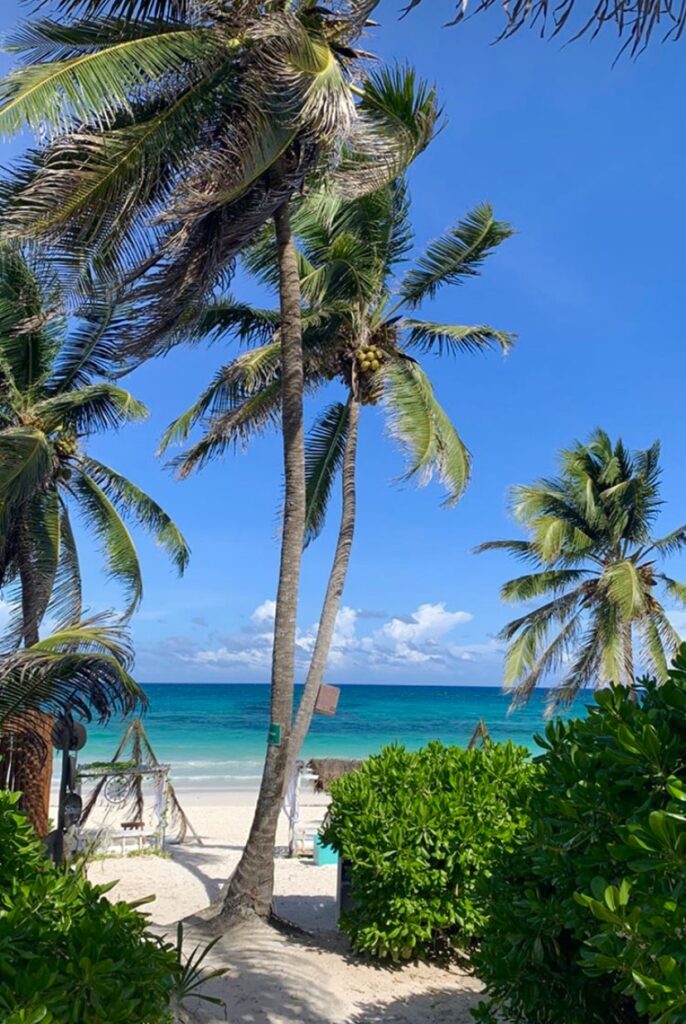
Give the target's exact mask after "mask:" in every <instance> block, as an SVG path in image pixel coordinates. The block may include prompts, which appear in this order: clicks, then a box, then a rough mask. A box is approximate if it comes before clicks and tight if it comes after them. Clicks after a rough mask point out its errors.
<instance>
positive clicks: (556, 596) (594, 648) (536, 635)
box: [478, 430, 686, 705]
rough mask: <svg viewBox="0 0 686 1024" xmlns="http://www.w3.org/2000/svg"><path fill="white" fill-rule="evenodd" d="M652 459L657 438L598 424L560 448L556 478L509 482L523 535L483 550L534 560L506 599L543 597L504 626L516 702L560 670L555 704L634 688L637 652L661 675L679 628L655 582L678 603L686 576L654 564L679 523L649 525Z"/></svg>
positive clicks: (679, 539) (656, 499)
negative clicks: (630, 440) (642, 439)
mask: <svg viewBox="0 0 686 1024" xmlns="http://www.w3.org/2000/svg"><path fill="white" fill-rule="evenodd" d="M659 457H660V446H659V444H657V443H656V444H654V445H652V447H651V448H648V449H646V450H645V451H635V452H631V451H629V450H628V449H626V448H625V447H624V445H623V444H622V442H621V440H619V441H616V442H614V443H613V442H612V441H611V440H610V438H609V437H608V435H607V434H606V433H605V432H604V431H602V430H597V431H596V432H595V433H594V434H593V436H592V437H591V438H590V440H589V441H588V443H586V444H579V443H577V444H575V445H574V447H572V448H570V449H568V450H565V451H563V452H561V454H560V473H559V475H558V476H556V477H554V478H552V479H545V480H539V481H537V482H536V483H534V484H530V485H523V486H518V487H515V488H513V490H512V496H511V503H512V510H513V513H514V516H515V518H516V520H517V521H518V522H519V523H521V524H522V525H523V526H524V528H525V530H526V532H527V534H528V539H527V540H499V541H489V542H488V543H486V544H482V545H481V546H480V547H479V548H478V550H479V551H493V550H503V551H507V552H510V553H511V554H513V555H514V556H515V557H516V558H518V559H520V561H522V562H524V563H528V564H530V565H533V566H535V567H536V570H537V571H536V572H533V573H527V574H526V575H525V576H519V577H517V578H516V579H512V580H509V581H508V582H507V583H506V584H505V585H504V586H503V588H502V590H501V597H502V598H503V600H504V601H532V600H535V599H536V598H541V597H543V598H547V599H548V600H546V601H545V603H543V604H541V605H539V606H538V607H537V608H535V609H534V610H533V611H529V612H526V613H525V614H524V615H522V616H521V617H520V618H517V619H514V620H513V621H512V622H509V623H508V624H507V625H506V626H505V628H504V629H503V631H502V633H501V638H502V639H504V640H506V641H507V642H508V644H509V646H508V649H507V654H506V656H505V672H504V681H505V685H506V687H508V688H510V689H511V691H512V693H513V699H514V702H515V703H519V702H523V701H526V700H527V699H528V698H529V697H530V695H531V693H532V692H533V690H534V688H535V687H536V685H537V684H538V683H539V682H540V681H541V680H542V679H543V678H545V676H546V675H547V674H549V673H554V672H556V671H557V670H560V669H561V670H562V678H561V681H560V682H559V684H558V685H557V686H556V687H555V688H554V689H553V690H551V700H552V702H553V704H555V705H557V704H561V703H569V702H570V701H572V700H573V699H574V697H575V696H576V695H577V693H578V692H579V690H581V689H583V688H584V687H589V686H602V685H604V684H607V683H612V682H614V683H624V684H626V685H627V686H629V687H633V685H634V668H635V665H637V664H638V662H639V657H640V662H641V663H642V664H643V665H644V666H647V667H648V668H649V669H650V671H651V672H653V673H654V675H655V676H656V678H657V679H659V680H664V679H666V678H667V673H668V663H669V659H670V658H671V656H672V655H673V654H674V652H675V651H676V649H677V648H678V646H679V643H680V637H679V635H678V633H677V632H676V630H675V629H674V627H673V625H672V623H671V622H670V620H669V618H668V616H667V614H666V612H665V609H664V607H663V605H662V604H661V603H660V601H659V600H658V592H659V590H660V589H662V590H663V591H664V592H665V593H666V594H667V595H668V596H669V598H670V600H671V602H673V603H674V602H675V603H677V604H679V605H683V604H686V584H685V583H681V582H679V581H678V580H675V579H672V577H671V576H668V575H667V574H666V573H664V572H662V571H660V570H659V569H658V562H659V561H660V560H662V559H664V558H665V557H668V556H669V555H672V554H675V553H677V552H679V551H682V550H684V549H685V548H686V525H682V526H679V527H677V528H676V529H674V530H672V531H671V533H668V534H667V535H666V536H663V537H660V538H656V537H654V536H653V535H652V532H651V531H652V527H653V525H654V522H655V519H656V517H657V514H658V511H659V509H660V505H661V501H660V462H659ZM639 642H640V649H639V651H638V656H637V653H636V648H637V645H638V644H639Z"/></svg>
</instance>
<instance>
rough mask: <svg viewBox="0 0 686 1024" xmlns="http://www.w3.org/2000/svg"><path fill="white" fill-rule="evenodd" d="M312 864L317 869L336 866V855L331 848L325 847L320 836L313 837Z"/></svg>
mask: <svg viewBox="0 0 686 1024" xmlns="http://www.w3.org/2000/svg"><path fill="white" fill-rule="evenodd" d="M314 862H315V864H316V865H317V866H318V867H323V866H324V865H325V864H338V854H337V853H336V851H335V850H334V848H333V846H326V845H325V843H324V842H323V840H322V837H321V836H315V837H314Z"/></svg>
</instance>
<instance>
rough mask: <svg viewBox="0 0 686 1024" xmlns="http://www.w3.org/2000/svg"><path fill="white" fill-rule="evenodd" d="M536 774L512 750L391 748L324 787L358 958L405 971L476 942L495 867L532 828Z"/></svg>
mask: <svg viewBox="0 0 686 1024" xmlns="http://www.w3.org/2000/svg"><path fill="white" fill-rule="evenodd" d="M536 772H537V769H536V767H535V766H534V765H533V764H532V763H531V762H530V761H529V760H528V756H527V752H526V750H524V749H523V748H521V747H516V746H514V745H513V744H511V743H505V744H499V743H486V744H485V746H483V747H477V748H474V749H472V750H464V749H462V748H461V747H446V746H443V744H441V743H430V744H429V745H428V746H426V747H424V748H423V749H422V750H418V751H408V750H406V749H405V748H404V747H399V746H390V747H386V748H385V749H384V750H383V751H382V752H381V753H380V754H378V755H376V756H374V757H370V758H369V759H368V760H367V761H365V763H364V764H363V765H362V767H360V768H358V769H357V771H354V772H351V773H350V774H348V775H344V776H343V777H342V778H340V779H338V780H337V781H336V782H335V783H333V785H332V787H331V794H332V803H331V807H330V809H329V813H328V817H327V822H326V824H325V827H324V830H323V839H324V842H326V843H328V844H330V845H331V846H333V847H334V849H336V850H337V851H338V853H339V854H340V856H341V857H342V858H343V860H345V861H348V862H349V863H350V868H351V882H352V897H353V901H354V905H353V906H352V908H351V909H350V910H349V911H348V912H346V913H345V914H343V915H342V917H341V922H340V923H341V927H342V928H343V930H344V931H345V932H347V934H348V935H349V936H350V938H351V940H352V944H353V946H354V948H355V949H356V950H358V951H360V952H364V953H368V954H370V955H372V956H375V957H381V958H392V959H394V960H403V959H409V958H414V957H417V956H424V955H429V954H443V955H445V954H447V953H450V952H452V951H454V950H455V949H458V948H459V949H466V948H468V947H469V945H470V943H471V942H472V940H474V939H475V938H478V936H480V935H481V934H483V931H484V928H485V925H486V920H487V916H488V902H487V900H486V899H485V898H484V896H485V893H486V883H487V880H488V878H489V876H490V874H491V872H492V871H493V865H494V862H495V861H496V860H499V859H500V858H501V857H507V855H508V853H509V852H511V851H512V850H514V849H515V847H516V845H517V841H518V836H519V834H520V833H521V832H522V830H523V829H524V827H525V825H526V822H527V816H528V812H527V803H528V799H529V796H530V793H531V789H532V780H533V778H534V777H535V775H536Z"/></svg>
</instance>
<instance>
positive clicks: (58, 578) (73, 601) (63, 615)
mask: <svg viewBox="0 0 686 1024" xmlns="http://www.w3.org/2000/svg"><path fill="white" fill-rule="evenodd" d="M59 504H60V555H59V563H58V565H57V572H56V574H55V581H54V586H53V588H52V594H51V596H50V603H49V605H48V614H49V616H50V617H51V618H52V619H53V620H54V621H55V622H56V625H57V629H58V631H59V630H60V629H66V628H67V627H69V626H72V625H73V624H74V623H76V622H80V621H81V618H82V615H83V601H82V596H83V595H82V580H81V567H80V564H79V554H78V549H77V547H76V538H75V537H74V532H73V530H72V525H71V518H70V516H69V509H68V507H67V504H66V502H65V501H64V499H63V498H62V497H61V496H59Z"/></svg>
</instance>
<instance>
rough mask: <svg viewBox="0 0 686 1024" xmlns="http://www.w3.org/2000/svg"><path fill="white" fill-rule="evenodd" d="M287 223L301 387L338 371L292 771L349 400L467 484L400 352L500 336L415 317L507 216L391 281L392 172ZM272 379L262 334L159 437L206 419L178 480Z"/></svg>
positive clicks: (228, 438)
mask: <svg viewBox="0 0 686 1024" xmlns="http://www.w3.org/2000/svg"><path fill="white" fill-rule="evenodd" d="M293 225H294V232H295V234H296V237H297V239H298V242H299V248H298V266H299V271H300V281H301V288H302V291H303V295H304V296H305V298H306V299H307V300H308V306H307V308H306V310H305V312H304V314H303V323H304V335H303V348H304V378H305V387H306V389H307V390H314V389H319V388H321V387H322V386H323V385H325V384H326V383H327V382H328V381H331V380H336V382H337V383H338V384H341V383H342V384H343V386H344V388H345V390H346V398H345V401H343V402H334V403H333V404H332V405H330V406H328V407H327V408H326V409H325V410H324V412H323V413H322V415H321V417H320V418H319V420H318V421H317V423H316V424H315V426H314V427H313V430H312V432H311V434H310V437H309V441H308V443H307V447H306V469H307V488H306V495H307V513H306V535H305V542H306V543H309V542H310V541H311V540H313V539H314V538H315V537H316V536H317V535H318V533H319V532H320V530H321V528H322V526H323V522H324V518H325V513H326V508H327V504H328V500H329V497H330V494H331V491H332V487H333V484H334V481H335V478H336V476H337V474H338V473H339V471H341V476H342V512H341V521H340V525H339V533H338V541H337V545H336V551H335V555H334V559H333V564H332V568H331V572H330V576H329V581H328V586H327V589H326V596H325V599H324V604H323V608H322V613H321V616H320V624H319V630H318V635H317V639H316V643H315V647H314V650H313V654H312V659H311V663H310V666H309V671H308V674H307V678H306V683H305V688H304V692H303V696H302V699H301V702H300V705H299V707H298V709H297V713H296V714H295V715H294V718H293V720H292V724H291V728H290V730H289V739H288V756H287V766H286V771H288V770H290V769H292V767H293V765H294V762H295V760H296V758H297V756H298V753H299V750H300V747H301V745H302V742H303V740H304V738H305V735H306V734H307V731H308V729H309V726H310V722H311V719H312V714H313V711H314V705H315V701H316V696H317V692H318V690H319V686H320V684H321V682H322V679H323V674H324V669H325V666H326V662H327V658H328V654H329V648H330V644H331V639H332V635H333V631H334V626H335V621H336V616H337V614H338V610H339V606H340V600H341V595H342V592H343V587H344V584H345V579H346V574H347V569H348V564H349V559H350V552H351V547H352V541H353V533H354V528H355V497H356V457H357V438H358V427H359V418H360V406H361V405H367V404H369V405H375V404H377V403H379V402H381V403H382V404H383V406H384V409H385V411H386V413H387V415H388V418H389V421H390V425H391V432H392V433H393V435H394V436H395V437H396V439H397V440H398V441H399V442H400V443H401V445H402V446H403V447H404V448H405V449H406V451H407V452H408V454H409V465H408V468H407V472H406V477H413V476H416V477H418V478H420V479H421V480H422V481H423V482H426V481H428V479H429V478H430V477H431V475H432V474H434V473H437V474H438V476H439V478H440V479H441V481H442V482H443V484H444V485H445V487H446V490H447V498H446V504H448V505H452V504H454V503H455V502H456V501H457V500H458V498H459V496H460V494H461V493H462V491H463V490H464V487H465V485H466V483H467V480H468V476H469V464H470V460H469V455H468V453H467V450H466V448H465V446H464V444H463V442H462V441H461V439H460V437H459V435H458V434H457V432H456V430H455V428H454V427H453V425H452V423H451V422H450V419H449V417H448V416H447V414H446V412H445V411H444V409H443V408H442V407H441V406H440V404H439V403H438V401H437V400H436V397H435V395H434V392H433V388H432V386H431V383H430V381H429V379H428V377H427V376H426V374H425V373H424V371H423V370H422V368H421V366H420V364H419V363H418V362H417V360H416V359H415V358H413V356H412V355H411V354H410V353H411V352H412V351H420V352H421V351H424V352H438V353H442V352H444V351H445V352H449V353H452V354H457V353H462V352H471V351H479V350H485V349H488V348H490V347H492V346H495V347H499V348H501V349H502V350H504V351H507V349H508V348H509V346H510V344H511V336H510V335H509V334H506V333H505V332H502V331H497V330H495V329H494V328H492V327H488V326H484V325H482V324H480V325H478V326H469V327H467V326H463V325H455V324H437V323H435V322H432V321H427V320H421V319H417V317H416V314H415V311H416V309H417V308H418V307H419V306H420V305H421V304H422V302H423V301H424V300H425V299H427V298H430V297H432V296H433V295H434V294H435V293H436V292H437V291H438V289H439V288H440V287H441V286H443V285H446V284H458V283H460V282H461V281H462V280H464V279H465V278H468V277H470V276H473V275H475V274H477V273H478V271H479V267H480V265H481V263H482V261H483V260H484V259H485V257H486V256H487V255H488V254H489V253H490V252H491V251H492V250H493V249H494V248H495V247H496V246H497V245H499V244H500V243H501V242H502V241H503V240H504V239H506V238H507V237H508V236H509V235H510V234H511V231H510V228H509V226H508V225H506V224H504V223H502V222H499V221H496V220H495V219H494V217H493V214H492V211H491V209H490V207H488V206H482V207H478V208H477V209H476V210H475V211H474V212H473V213H471V214H470V215H469V216H468V217H467V218H466V219H465V220H463V221H461V222H459V223H457V224H456V225H455V226H454V227H453V228H451V229H450V230H449V231H447V232H446V233H445V234H444V235H443V236H441V237H440V238H438V239H436V240H435V241H434V242H432V243H431V244H430V245H429V246H428V248H427V249H426V251H425V252H424V254H423V255H422V256H421V257H420V258H419V259H418V261H417V262H416V264H415V266H413V267H412V268H411V269H409V270H407V271H406V272H405V273H404V274H403V275H402V277H401V278H400V280H399V281H394V274H395V271H396V270H397V268H398V266H399V265H400V264H401V263H402V262H403V261H404V259H405V257H406V256H407V252H408V250H409V248H410V246H411V243H412V232H411V227H410V222H409V202H408V197H407V191H406V187H405V184H404V182H403V181H398V182H395V183H393V184H392V185H390V186H387V187H386V188H384V189H381V190H379V191H377V192H375V193H373V194H371V195H369V196H367V197H364V198H362V199H358V200H356V201H353V202H346V201H343V200H341V199H340V198H339V199H334V198H331V196H317V195H315V196H313V197H312V198H310V199H308V200H306V201H305V203H304V204H303V205H302V207H301V208H300V210H299V211H298V212H297V213H296V215H295V217H294V222H293ZM247 263H248V266H249V267H250V268H251V269H252V270H253V271H254V272H255V273H256V274H258V275H259V276H260V277H261V278H262V280H263V281H265V282H266V283H267V284H271V285H275V284H276V280H275V278H276V272H275V267H276V266H277V261H276V260H275V257H274V239H273V237H268V238H266V239H265V240H264V241H263V242H262V244H260V245H259V246H258V247H257V248H256V249H255V250H254V251H253V252H252V253H251V254H249V255H248V257H247ZM234 310H235V305H234V303H233V302H232V301H231V300H228V301H226V302H225V301H223V300H219V301H216V302H214V303H213V304H212V305H211V306H209V307H208V308H207V309H206V311H205V314H204V316H203V317H201V318H200V320H199V329H200V330H205V331H208V332H212V333H216V332H221V331H222V329H224V330H225V331H226V332H230V331H232V330H233V331H234V332H235V331H236V326H235V316H234ZM255 318H256V319H258V318H259V319H260V321H262V322H264V323H268V322H270V317H269V314H268V312H266V311H264V310H258V311H255ZM238 332H239V333H240V328H239V329H238ZM282 388H283V372H282V364H281V359H280V349H279V344H278V341H271V342H267V343H266V344H262V345H260V346H258V347H257V348H254V349H252V350H251V351H249V352H247V353H245V354H244V355H241V356H239V357H238V358H237V359H235V360H234V361H233V362H232V363H230V364H229V365H228V366H225V367H223V368H222V369H220V370H219V372H218V373H217V375H216V377H215V378H214V380H213V381H212V383H211V384H210V386H209V387H208V388H207V390H206V391H205V392H204V393H203V394H202V395H201V396H200V398H199V400H198V401H197V402H196V403H195V404H194V405H193V406H192V407H191V408H190V409H189V410H188V411H187V412H186V413H184V414H183V416H181V417H179V419H178V420H177V421H175V423H173V424H172V425H171V427H170V428H169V430H168V431H167V433H166V434H165V437H164V439H163V443H162V447H163V449H165V448H166V447H167V446H168V445H169V444H170V443H172V442H173V441H179V440H184V439H186V438H187V437H188V435H189V432H190V431H191V429H192V428H193V427H194V425H195V424H197V423H199V422H202V423H203V424H204V426H205V432H204V436H203V437H202V438H201V439H200V440H199V441H198V442H197V443H196V444H194V445H193V446H192V447H191V448H190V449H189V450H188V451H186V452H185V453H183V454H182V455H181V456H179V457H178V458H177V459H176V460H175V463H176V466H177V469H178V472H179V474H180V475H181V476H182V477H185V476H188V475H189V473H191V472H192V471H193V470H195V469H198V468H199V467H201V466H202V465H204V464H205V463H206V462H207V461H208V460H210V459H213V458H215V457H217V456H218V455H220V454H221V453H223V452H224V451H225V450H226V449H227V448H228V447H230V446H231V445H235V444H237V443H240V442H243V441H245V440H247V439H249V438H250V437H251V436H252V435H254V434H255V433H256V432H258V431H260V430H261V429H262V428H264V427H265V426H268V425H275V424H277V423H278V409H279V402H280V398H281V391H282ZM281 781H282V787H283V779H282V780H281ZM282 787H281V789H280V790H279V793H278V797H279V798H280V795H281V792H282ZM259 825H261V826H262V827H260V828H259V831H258V832H257V831H256V830H255V829H254V830H253V833H252V834H251V838H250V840H249V841H248V845H247V847H246V851H245V853H244V855H243V859H242V860H241V863H240V864H239V866H238V869H237V871H236V873H235V874H234V876H233V878H232V881H231V884H230V886H229V888H228V890H227V892H226V894H225V897H224V907H225V911H226V912H232V911H233V909H234V906H235V904H236V902H237V901H240V900H241V899H242V890H243V889H244V887H245V885H246V878H247V877H248V875H249V874H250V875H251V872H249V871H248V868H247V867H246V865H251V862H252V860H253V859H254V858H255V856H257V853H256V852H255V851H256V848H257V847H258V846H259V850H260V855H261V857H262V863H261V866H262V869H263V872H264V875H263V878H265V879H266V878H268V877H269V875H268V873H269V870H270V868H269V865H271V864H272V863H273V861H272V857H273V853H272V851H273V846H274V839H275V825H276V822H275V820H274V822H273V831H270V832H269V833H267V830H266V826H265V825H264V823H258V826H259ZM270 827H271V826H270ZM253 840H254V843H252V845H251V842H252V841H253ZM265 849H267V852H268V858H269V859H268V860H267V857H266V856H265V855H264V853H263V851H264V850H265ZM261 898H262V899H263V900H265V901H267V900H268V901H269V902H270V901H271V888H270V886H267V885H265V888H264V891H263V893H262V897H261Z"/></svg>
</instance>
